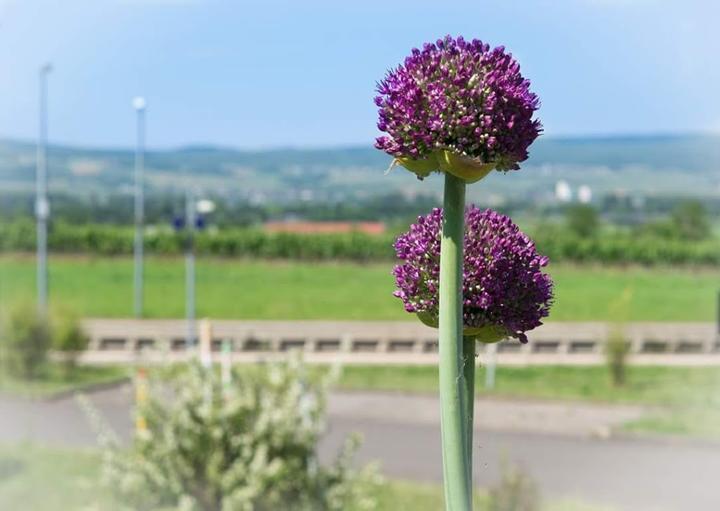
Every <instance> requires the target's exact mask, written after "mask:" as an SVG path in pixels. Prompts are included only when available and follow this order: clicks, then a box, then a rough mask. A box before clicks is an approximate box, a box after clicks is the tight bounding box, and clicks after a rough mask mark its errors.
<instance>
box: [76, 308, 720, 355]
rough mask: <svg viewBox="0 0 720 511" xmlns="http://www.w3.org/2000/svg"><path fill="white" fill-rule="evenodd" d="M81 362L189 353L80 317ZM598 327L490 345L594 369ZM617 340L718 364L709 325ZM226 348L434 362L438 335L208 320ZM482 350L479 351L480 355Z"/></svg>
mask: <svg viewBox="0 0 720 511" xmlns="http://www.w3.org/2000/svg"><path fill="white" fill-rule="evenodd" d="M83 324H84V327H85V329H86V330H87V331H88V333H89V335H90V338H91V342H90V347H89V349H88V351H87V352H86V353H85V354H84V355H83V360H84V361H87V362H95V363H99V362H100V363H101V362H131V361H137V360H140V359H142V360H146V361H149V362H167V361H175V360H183V359H185V358H187V357H188V356H191V355H192V354H193V350H192V349H190V348H191V347H190V346H188V343H187V339H186V336H187V326H186V323H185V321H184V320H135V319H87V320H85V321H84V322H83ZM614 328H615V327H613V326H612V325H608V324H605V323H548V324H546V325H543V326H541V327H540V328H537V329H535V330H533V331H532V332H531V333H530V335H529V337H530V343H529V344H525V345H523V344H520V343H519V342H518V341H516V340H513V339H511V340H507V341H503V342H502V343H500V344H498V345H497V358H498V362H499V363H501V364H504V363H507V364H543V363H544V364H547V363H557V364H597V363H602V362H603V360H604V345H605V343H606V341H607V339H608V337H609V335H610V334H611V333H612V332H613V329H614ZM622 333H623V336H624V337H625V338H626V339H627V341H628V342H629V344H630V353H631V361H632V362H634V363H639V364H653V363H659V364H698V365H709V364H720V338H719V337H718V335H717V332H716V329H715V324H714V323H627V324H625V325H623V327H622ZM223 342H227V343H229V346H230V355H229V356H230V357H231V358H232V360H233V361H237V362H249V361H258V360H268V359H272V358H277V357H280V356H284V354H285V353H286V352H289V351H292V350H302V351H303V352H304V357H305V360H307V361H309V362H331V361H341V362H345V363H416V364H422V363H435V362H436V361H437V331H436V330H434V329H432V328H429V327H426V326H425V325H422V324H421V323H419V322H392V321H241V320H214V321H212V339H211V343H210V346H211V351H212V352H213V353H214V355H213V356H216V357H217V356H219V351H220V347H221V345H222V343H223ZM486 349H487V348H486V346H484V345H482V344H480V345H478V352H479V354H480V356H481V357H482V355H483V353H484V351H485V350H486Z"/></svg>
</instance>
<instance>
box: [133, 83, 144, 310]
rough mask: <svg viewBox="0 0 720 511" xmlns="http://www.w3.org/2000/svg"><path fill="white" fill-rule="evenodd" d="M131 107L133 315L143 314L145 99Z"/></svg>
mask: <svg viewBox="0 0 720 511" xmlns="http://www.w3.org/2000/svg"><path fill="white" fill-rule="evenodd" d="M132 104H133V108H134V109H135V112H136V113H137V120H136V131H137V133H136V136H137V138H136V143H135V194H134V195H135V242H134V244H133V255H134V275H133V291H134V310H135V317H136V318H141V317H142V315H143V223H144V216H145V203H144V202H145V201H144V192H143V173H144V170H145V168H144V167H145V106H146V105H145V99H144V98H142V97H136V98H135V99H133V102H132Z"/></svg>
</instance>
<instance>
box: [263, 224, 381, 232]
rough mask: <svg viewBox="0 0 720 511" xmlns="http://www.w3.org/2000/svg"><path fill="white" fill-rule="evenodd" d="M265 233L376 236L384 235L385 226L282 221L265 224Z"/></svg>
mask: <svg viewBox="0 0 720 511" xmlns="http://www.w3.org/2000/svg"><path fill="white" fill-rule="evenodd" d="M263 229H264V230H265V232H272V233H275V232H289V233H295V234H337V233H349V232H362V233H364V234H370V235H378V234H383V233H385V224H384V223H382V222H305V221H300V220H298V221H295V220H293V221H284V222H267V223H265V225H264V226H263Z"/></svg>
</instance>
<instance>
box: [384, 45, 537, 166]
mask: <svg viewBox="0 0 720 511" xmlns="http://www.w3.org/2000/svg"><path fill="white" fill-rule="evenodd" d="M377 91H378V93H379V95H378V96H377V97H376V98H375V104H376V105H377V106H378V108H379V121H378V128H379V129H380V130H381V131H384V132H385V133H387V135H386V136H382V137H379V138H378V139H377V140H376V142H375V147H377V148H378V149H381V150H383V151H385V152H387V153H388V154H390V155H392V156H394V157H395V158H396V159H397V160H398V162H399V163H401V164H403V165H405V163H406V162H407V161H408V160H410V165H409V166H408V165H405V166H408V168H410V170H412V171H414V172H416V173H418V175H419V176H420V177H423V176H425V175H427V174H428V173H429V172H430V171H432V170H448V169H446V168H444V167H445V165H444V164H443V163H444V162H443V159H442V157H441V156H442V154H446V153H450V155H458V156H461V157H466V158H467V159H468V161H471V162H473V163H475V164H476V165H484V166H486V167H487V169H488V170H487V171H489V170H491V169H492V168H495V169H497V170H517V169H519V168H520V166H519V165H518V162H521V161H524V160H526V159H527V157H528V147H529V146H530V144H531V143H532V142H533V141H534V140H535V139H536V138H537V137H538V135H539V134H540V132H541V130H542V126H541V124H540V121H539V120H537V119H533V118H532V117H533V114H534V112H535V111H536V110H537V109H538V106H539V100H538V97H537V96H536V95H535V94H534V93H532V92H531V91H530V82H529V81H528V80H526V79H525V78H523V77H522V75H521V74H520V66H519V65H518V63H517V61H516V60H515V59H513V57H512V55H510V54H509V53H506V52H505V49H504V48H503V47H497V48H495V49H492V50H491V49H490V46H488V45H487V44H484V43H483V42H482V41H479V40H477V39H473V40H472V41H465V40H464V39H463V38H462V37H458V38H457V39H453V38H452V37H450V36H446V37H445V38H444V39H440V40H438V41H437V42H436V43H435V44H425V45H424V46H423V48H422V50H419V49H413V50H412V54H411V55H410V56H409V57H407V58H406V59H405V62H404V64H403V65H401V66H399V67H398V68H397V69H395V70H391V71H389V72H388V74H387V76H386V77H385V79H384V80H382V81H381V82H380V83H379V84H378V87H377ZM428 159H429V161H427V160H428ZM436 159H437V160H439V164H438V161H436ZM415 160H419V162H418V163H417V164H416V162H415ZM449 164H450V165H452V162H450V163H449ZM413 165H415V167H413ZM416 169H417V170H416ZM485 173H487V172H485ZM483 175H484V174H483ZM461 177H463V176H461Z"/></svg>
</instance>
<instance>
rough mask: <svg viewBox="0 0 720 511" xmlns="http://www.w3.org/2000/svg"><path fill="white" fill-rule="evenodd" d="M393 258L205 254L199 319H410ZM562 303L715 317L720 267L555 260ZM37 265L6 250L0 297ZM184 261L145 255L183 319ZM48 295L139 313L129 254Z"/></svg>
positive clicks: (169, 308) (71, 264)
mask: <svg viewBox="0 0 720 511" xmlns="http://www.w3.org/2000/svg"><path fill="white" fill-rule="evenodd" d="M391 269H392V264H391V263H370V264H353V263H340V262H338V263H308V262H303V263H301V262H269V261H250V260H227V259H210V258H207V259H201V260H199V261H198V263H197V308H198V314H199V315H200V316H209V317H216V318H246V319H354V320H408V319H410V316H408V315H407V314H406V313H405V312H404V311H403V309H402V306H401V304H400V301H399V300H398V299H396V298H394V297H393V296H392V291H393V277H392V275H391ZM550 273H551V274H552V276H553V278H554V279H555V282H556V303H555V306H554V307H553V310H552V314H551V316H550V318H549V320H550V321H593V320H597V321H606V320H611V321H612V320H616V319H618V318H615V317H613V315H614V314H613V313H611V312H610V311H611V310H613V309H617V307H613V304H615V303H618V300H619V299H620V297H621V296H622V295H623V293H624V292H625V290H629V296H630V300H629V305H628V306H627V307H625V308H624V309H625V310H624V311H623V313H622V316H623V317H622V318H619V319H622V320H628V321H631V320H634V321H713V320H714V319H715V307H716V300H717V292H718V289H719V287H720V269H693V268H639V267H632V268H617V267H601V266H570V265H554V266H553V265H551V267H550ZM34 289H35V263H34V260H33V258H32V257H30V256H27V255H4V256H0V304H9V303H12V302H14V301H19V300H23V299H32V297H33V295H34ZM184 290H185V280H184V261H183V259H182V258H152V257H151V258H148V259H147V260H146V267H145V305H146V315H147V316H148V317H182V316H183V314H184V307H185V295H184V292H185V291H184ZM50 295H51V301H52V302H54V303H57V304H62V305H64V306H69V307H71V308H73V309H75V310H76V311H77V312H78V313H80V314H82V315H85V316H116V317H120V316H129V315H131V313H132V260H131V259H130V258H94V257H80V256H78V257H73V256H56V257H52V258H51V261H50Z"/></svg>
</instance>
